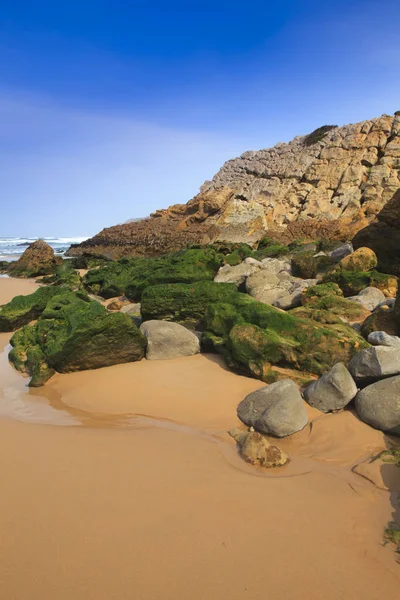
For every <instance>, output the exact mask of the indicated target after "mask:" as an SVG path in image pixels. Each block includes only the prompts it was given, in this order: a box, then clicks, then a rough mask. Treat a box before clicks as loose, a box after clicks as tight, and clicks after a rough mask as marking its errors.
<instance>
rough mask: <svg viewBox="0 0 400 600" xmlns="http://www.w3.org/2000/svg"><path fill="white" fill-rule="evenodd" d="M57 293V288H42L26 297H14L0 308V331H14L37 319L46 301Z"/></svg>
mask: <svg viewBox="0 0 400 600" xmlns="http://www.w3.org/2000/svg"><path fill="white" fill-rule="evenodd" d="M59 293H60V292H59V290H58V289H57V288H54V287H42V288H39V289H38V290H36V292H34V293H33V294H29V295H28V296H15V298H13V299H12V300H11V302H9V303H8V304H4V306H2V307H1V308H0V331H15V330H16V329H18V328H19V327H22V326H23V325H25V324H26V323H29V322H30V321H33V320H34V319H37V318H38V317H39V316H40V315H41V313H42V312H43V310H44V309H45V307H46V304H47V303H48V301H49V300H50V299H51V298H52V297H53V296H55V295H56V294H59Z"/></svg>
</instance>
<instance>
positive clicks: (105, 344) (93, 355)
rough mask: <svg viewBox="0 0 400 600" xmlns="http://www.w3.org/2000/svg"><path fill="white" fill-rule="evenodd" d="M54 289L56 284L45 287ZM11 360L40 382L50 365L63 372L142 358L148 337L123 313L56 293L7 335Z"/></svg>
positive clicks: (34, 382) (48, 373) (35, 383)
mask: <svg viewBox="0 0 400 600" xmlns="http://www.w3.org/2000/svg"><path fill="white" fill-rule="evenodd" d="M48 289H55V288H48ZM11 345H12V346H13V350H12V351H11V352H10V355H9V358H10V361H11V362H12V363H13V364H14V366H15V368H16V369H18V370H19V371H21V372H24V373H28V374H30V375H31V376H32V380H31V382H30V385H31V386H38V385H42V384H43V383H44V382H45V381H47V379H49V377H51V375H52V374H53V373H54V371H58V372H60V373H67V372H70V371H80V370H84V369H97V368H100V367H105V366H108V365H113V364H118V363H124V362H131V361H135V360H140V359H141V358H143V356H144V351H145V347H146V338H145V337H144V336H143V335H142V334H141V333H140V331H139V330H138V328H137V327H136V325H135V324H134V322H133V320H132V319H131V318H130V317H129V316H128V315H125V314H122V313H114V314H110V313H109V312H108V311H107V310H106V309H105V308H104V307H103V306H102V305H101V304H99V303H98V302H94V301H90V300H86V299H82V298H81V297H79V295H77V294H75V293H73V292H64V293H61V294H60V293H59V294H58V295H56V296H54V297H53V298H52V299H51V300H50V301H49V302H48V303H47V306H46V309H45V310H44V311H43V312H42V315H41V316H40V318H39V320H38V322H37V323H36V324H35V325H26V326H25V327H24V328H23V329H22V330H21V331H18V332H17V333H16V334H14V336H13V337H12V338H11Z"/></svg>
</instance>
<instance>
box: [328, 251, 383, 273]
mask: <svg viewBox="0 0 400 600" xmlns="http://www.w3.org/2000/svg"><path fill="white" fill-rule="evenodd" d="M377 264H378V259H377V257H376V254H375V252H374V251H373V250H371V249H370V248H359V249H358V250H356V251H355V252H353V253H352V254H349V256H345V257H344V258H342V260H341V261H340V263H339V264H338V265H337V267H336V268H337V269H340V270H342V271H371V270H372V269H375V267H376V266H377Z"/></svg>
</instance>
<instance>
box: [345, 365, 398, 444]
mask: <svg viewBox="0 0 400 600" xmlns="http://www.w3.org/2000/svg"><path fill="white" fill-rule="evenodd" d="M355 405H356V411H357V415H358V416H359V417H360V419H361V420H362V421H364V423H368V425H371V426H372V427H375V429H380V430H382V431H386V432H387V433H391V434H395V435H400V376H396V377H389V378H388V379H384V380H382V381H378V382H377V383H373V384H372V385H369V386H368V387H366V388H364V389H363V390H362V391H361V392H359V393H358V394H357V396H356V400H355Z"/></svg>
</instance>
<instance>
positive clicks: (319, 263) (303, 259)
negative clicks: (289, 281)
mask: <svg viewBox="0 0 400 600" xmlns="http://www.w3.org/2000/svg"><path fill="white" fill-rule="evenodd" d="M333 264H334V263H333V261H332V259H331V258H330V257H329V256H315V252H314V251H313V250H307V251H304V252H299V253H298V254H295V255H294V256H293V257H292V273H293V275H294V276H295V277H302V278H303V279H314V278H315V277H316V276H317V275H319V274H320V273H325V272H326V271H328V270H329V269H331V268H332V266H333Z"/></svg>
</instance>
